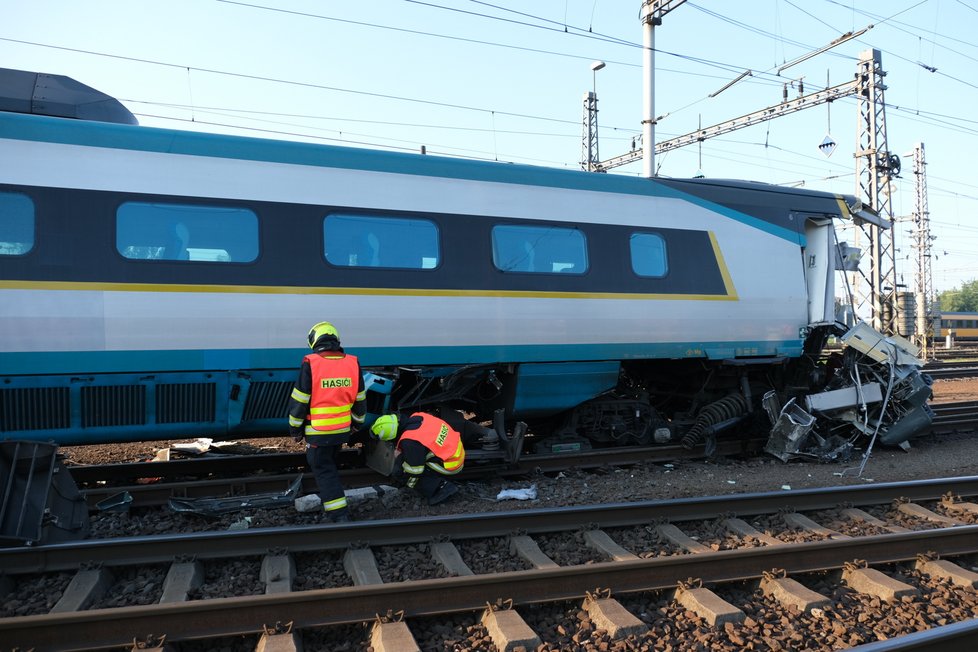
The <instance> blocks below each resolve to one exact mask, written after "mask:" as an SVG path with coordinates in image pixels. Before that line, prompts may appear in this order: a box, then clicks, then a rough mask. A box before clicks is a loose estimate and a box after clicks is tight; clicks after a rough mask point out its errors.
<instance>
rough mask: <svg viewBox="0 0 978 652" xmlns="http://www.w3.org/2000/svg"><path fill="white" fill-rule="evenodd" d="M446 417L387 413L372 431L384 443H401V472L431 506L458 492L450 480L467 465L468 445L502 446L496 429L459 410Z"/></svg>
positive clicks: (444, 414)
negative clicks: (464, 414)
mask: <svg viewBox="0 0 978 652" xmlns="http://www.w3.org/2000/svg"><path fill="white" fill-rule="evenodd" d="M442 416H443V417H444V418H439V417H437V416H435V415H433V414H428V413H426V412H415V413H414V414H412V415H411V416H409V417H405V418H398V416H397V415H395V414H385V415H384V416H381V417H378V418H377V420H376V421H375V422H374V424H373V426H371V428H370V433H371V435H372V436H373V437H375V438H377V439H380V440H381V441H393V440H395V439H396V440H397V450H398V451H399V452H400V460H401V467H400V469H399V470H400V471H403V473H404V475H405V476H406V478H407V486H408V487H411V488H412V489H415V490H416V491H418V492H419V493H420V494H421V495H422V496H424V497H425V498H427V499H428V504H429V505H437V504H439V503H442V502H444V501H446V500H448V499H449V498H451V497H452V496H453V495H455V494H456V493H458V485H456V484H455V483H454V482H452V481H451V480H450V479H449V478H450V477H451V476H453V475H456V474H457V473H458V472H459V471H461V470H462V467H463V466H464V464H465V445H476V443H479V444H482V445H485V444H486V443H490V442H497V443H498V436H497V434H496V432H495V431H494V430H491V429H489V428H486V427H484V426H481V425H479V424H477V423H473V422H471V421H468V420H466V419H465V418H464V417H463V416H462V415H461V414H460V413H458V412H456V411H455V410H446V411H444V412H443V413H442ZM463 444H464V445H463ZM397 471H398V469H395V472H397Z"/></svg>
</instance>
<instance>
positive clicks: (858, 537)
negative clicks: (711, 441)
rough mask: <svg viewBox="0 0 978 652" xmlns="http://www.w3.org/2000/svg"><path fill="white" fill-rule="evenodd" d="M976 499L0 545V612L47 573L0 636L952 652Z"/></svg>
mask: <svg viewBox="0 0 978 652" xmlns="http://www.w3.org/2000/svg"><path fill="white" fill-rule="evenodd" d="M976 497H978V477H965V478H950V479H941V480H927V481H918V482H910V483H892V484H880V485H870V486H857V487H834V488H830V489H820V490H800V491H789V492H780V493H764V494H747V495H730V496H721V497H711V498H695V499H679V500H669V501H655V502H643V503H620V504H613V505H591V506H587V507H575V508H561V509H551V510H546V509H537V510H522V511H518V512H510V513H492V514H471V515H462V516H458V515H455V516H442V517H434V518H427V519H423V520H417V519H410V520H386V521H367V522H360V523H351V524H343V525H330V526H308V527H301V528H276V529H267V530H252V531H245V532H220V533H205V534H195V535H162V536H158V537H139V538H135V537H133V538H121V539H105V540H94V541H85V542H81V543H75V544H58V545H51V546H41V547H37V548H17V549H8V550H0V568H3V569H4V584H5V587H4V591H5V592H6V593H7V598H5V599H4V603H3V604H4V605H6V604H10V603H17V602H18V600H22V599H26V598H27V596H35V595H37V594H38V593H39V592H41V591H42V589H41V588H39V587H42V586H46V585H47V584H45V583H46V582H52V581H54V580H51V579H50V578H52V577H55V578H60V579H61V582H62V584H63V587H62V588H61V589H60V597H59V598H57V601H56V602H55V603H54V604H53V607H52V606H50V605H47V604H46V603H44V604H42V605H41V606H39V607H37V608H36V610H35V611H34V612H30V613H24V614H23V615H16V616H13V617H9V616H8V617H4V618H2V619H0V640H2V641H3V642H4V646H5V647H6V646H10V647H19V648H22V649H28V648H33V649H35V650H38V651H41V650H55V649H57V650H83V649H84V650H88V649H108V648H113V647H125V646H130V647H131V646H132V645H133V643H134V639H138V640H139V641H140V644H142V645H144V646H145V645H152V644H154V642H159V641H161V640H165V641H166V642H167V643H179V642H182V641H189V640H194V639H205V640H206V641H208V642H209V643H208V644H211V643H214V642H215V641H218V640H223V639H226V638H227V637H246V638H245V639H241V640H246V641H247V643H246V647H247V646H250V649H257V648H258V647H259V646H264V649H267V647H268V646H269V645H271V644H272V643H273V642H274V643H275V644H276V645H284V646H285V647H281V648H276V649H283V650H287V649H296V648H295V646H298V645H301V646H303V647H304V648H305V649H340V648H341V644H342V645H352V647H348V648H346V649H366V647H367V646H368V645H373V646H374V649H375V650H377V651H378V652H382V651H384V650H395V649H396V650H411V649H418V648H420V647H424V649H429V647H431V646H434V648H433V649H453V648H451V647H448V645H446V644H445V639H448V638H451V637H452V636H459V635H460V634H459V632H463V633H464V634H465V636H471V637H475V639H478V640H481V641H482V642H483V643H487V642H488V641H491V642H492V644H494V645H496V646H497V648H498V649H512V646H513V645H515V644H517V643H519V644H522V645H524V646H525V647H526V648H527V649H535V648H536V646H537V645H540V644H545V645H551V646H553V647H547V648H545V649H553V650H556V649H587V648H585V647H584V645H585V643H588V642H593V641H605V642H606V643H610V644H613V641H612V640H611V639H623V638H626V639H627V638H629V637H631V638H630V639H629V640H631V641H632V642H633V643H635V644H636V645H639V644H640V643H641V642H642V641H647V642H648V641H651V640H656V641H660V643H661V641H662V640H666V641H667V642H670V643H672V644H673V645H674V646H676V647H681V646H683V645H685V644H687V643H688V644H690V645H692V644H693V643H694V642H696V641H698V642H699V644H700V645H702V646H709V645H713V644H716V645H723V644H726V645H731V646H733V647H731V648H729V649H738V648H742V647H747V646H748V645H754V646H755V647H758V648H760V649H776V648H774V647H773V643H772V641H779V642H780V643H779V644H780V645H783V647H784V648H788V647H789V646H790V642H791V641H792V640H794V641H796V642H797V641H798V640H799V639H798V638H797V637H799V636H801V637H802V638H803V639H804V640H809V638H810V637H814V638H815V640H818V641H820V642H821V643H820V644H821V645H824V647H822V648H812V647H807V648H806V649H838V648H839V647H849V646H852V645H858V644H861V643H867V642H870V641H875V640H877V639H878V638H886V639H895V640H894V641H887V642H886V643H883V645H885V646H887V647H885V648H881V649H915V650H924V649H935V650H936V649H941V650H953V649H962V650H964V649H968V650H970V649H974V648H973V645H974V644H975V642H976V641H978V631H976V628H975V627H974V622H975V621H974V620H973V619H974V618H975V617H976V616H978V593H976V589H975V586H976V585H978V574H976V573H975V572H974V571H975V570H976V569H975V567H974V557H973V555H975V554H976V553H978V525H976V523H978V505H976V504H975V503H974V502H972V501H973V500H975V499H976ZM133 569H138V570H136V571H134V570H133ZM146 569H156V575H155V576H154V577H155V579H151V580H149V581H148V582H147V583H146V584H140V582H141V581H142V580H140V579H138V578H139V577H140V573H142V572H145V570H146ZM215 569H216V570H215ZM242 577H249V578H252V581H251V583H250V584H249V585H247V586H246V585H243V584H242V583H241V582H240V581H239V580H240V579H241V578H242ZM164 578H165V579H164ZM215 578H216V579H215ZM146 585H152V586H153V589H152V590H149V591H146V590H144V589H145V586H146ZM211 585H214V586H220V587H221V588H220V589H219V590H215V589H213V588H212V586H211ZM140 586H143V587H144V588H143V589H140V588H138V587H140ZM134 587H136V588H134ZM215 591H216V592H215ZM147 593H148V594H149V595H148V596H146V595H144V594H147ZM134 594H135V597H137V598H139V597H140V596H141V599H142V601H144V602H146V603H145V604H142V605H137V606H131V602H132V601H133V600H131V599H132V598H133V597H134ZM127 596H128V598H127ZM188 598H191V599H190V600H188ZM52 599H53V598H49V599H48V602H50V601H51V600H52ZM135 601H137V602H138V601H139V600H135ZM93 604H94V605H95V606H96V607H97V608H91V605H93ZM105 605H115V606H109V607H106V606H105ZM378 614H380V616H381V617H379V618H378ZM969 619H971V622H969ZM283 623H285V624H284V625H283ZM365 623H373V624H370V625H364V624H365ZM925 629H926V630H927V631H926V632H922V633H921V634H918V635H915V636H907V638H905V639H904V638H900V637H903V636H906V635H909V634H912V633H914V632H917V631H921V630H925ZM663 636H665V637H666V638H665V639H663V638H662V637H663ZM350 637H353V639H354V640H353V641H352V643H351V641H350ZM439 637H441V638H439ZM521 637H522V638H521ZM575 637H577V638H575ZM463 638H464V636H463ZM385 641H386V642H385ZM901 641H902V642H901ZM214 644H216V643H214ZM411 644H417V645H418V648H412V647H410V645H411ZM470 644H471V645H473V646H474V647H466V646H465V644H462V643H460V644H459V645H460V646H459V647H455V648H454V649H479V648H478V645H476V644H475V643H471V642H470ZM479 645H481V644H479ZM507 645H509V646H510V647H507ZM575 645H580V647H574V646H575ZM900 645H902V646H905V647H893V646H900ZM765 646H766V647H765ZM594 649H599V648H597V647H595V648H594ZM607 649H616V648H611V647H609V648H607ZM620 649H645V648H642V647H640V646H639V647H633V648H620ZM649 649H650V648H649ZM714 649H722V648H714ZM874 649H875V648H874Z"/></svg>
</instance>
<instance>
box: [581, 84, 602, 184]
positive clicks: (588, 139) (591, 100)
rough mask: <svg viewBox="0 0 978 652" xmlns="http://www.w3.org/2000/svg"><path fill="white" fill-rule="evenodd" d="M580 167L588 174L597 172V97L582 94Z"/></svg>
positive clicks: (588, 93) (591, 93)
mask: <svg viewBox="0 0 978 652" xmlns="http://www.w3.org/2000/svg"><path fill="white" fill-rule="evenodd" d="M582 143H583V147H582V149H581V167H582V168H584V169H585V170H587V171H588V172H596V171H598V161H600V158H599V157H598V96H597V94H596V93H593V92H590V91H589V92H587V93H585V94H584V129H583V133H582Z"/></svg>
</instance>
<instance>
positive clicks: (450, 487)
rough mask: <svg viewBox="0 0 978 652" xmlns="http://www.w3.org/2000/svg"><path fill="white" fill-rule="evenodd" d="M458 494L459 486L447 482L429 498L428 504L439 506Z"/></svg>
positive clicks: (439, 486)
mask: <svg viewBox="0 0 978 652" xmlns="http://www.w3.org/2000/svg"><path fill="white" fill-rule="evenodd" d="M457 493H458V485H457V484H455V483H454V482H452V481H451V480H445V481H444V482H442V483H441V484H440V485H438V489H436V490H435V493H433V494H431V496H429V497H428V504H429V505H438V504H439V503H443V502H445V501H446V500H448V499H449V498H451V497H452V496H454V495H455V494H457Z"/></svg>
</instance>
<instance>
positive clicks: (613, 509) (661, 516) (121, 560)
mask: <svg viewBox="0 0 978 652" xmlns="http://www.w3.org/2000/svg"><path fill="white" fill-rule="evenodd" d="M949 492H950V493H952V494H954V495H957V496H976V495H978V476H964V477H958V478H941V479H928V480H915V481H911V482H894V483H880V484H874V485H858V486H842V487H829V488H821V489H797V490H792V491H782V492H766V493H751V494H730V495H725V496H711V497H696V498H678V499H671V500H662V501H641V502H632V503H611V504H604V505H584V506H579V507H562V508H556V509H526V510H521V511H517V512H496V513H481V514H462V515H460V514H453V515H448V516H434V517H428V518H424V519H418V518H405V519H391V520H379V521H360V522H353V523H345V524H331V525H307V526H299V527H292V528H260V529H255V530H248V531H244V532H227V531H223V532H198V533H192V534H173V535H166V536H154V537H120V538H115V539H99V540H89V541H81V542H72V543H58V544H51V545H45V546H34V547H21V548H8V549H0V570H6V571H7V572H8V573H9V572H12V571H13V572H17V573H28V572H50V571H58V570H72V569H76V568H78V566H79V565H80V564H82V563H84V562H96V563H101V564H104V565H106V566H127V565H135V564H150V563H165V562H169V561H171V560H172V559H173V558H175V557H177V556H180V555H190V556H195V557H196V558H198V559H216V558H222V557H232V556H245V555H261V554H264V553H266V552H267V551H268V550H270V549H275V548H282V547H287V548H288V549H289V550H291V551H293V552H298V551H309V550H341V549H345V548H347V547H349V546H350V544H351V542H361V543H363V544H365V545H397V544H405V543H416V542H426V541H431V540H433V539H435V538H438V537H443V536H448V537H450V538H453V539H466V538H473V537H491V536H507V535H510V534H512V533H513V532H514V531H525V532H527V533H534V534H535V533H546V532H558V531H567V530H576V529H578V528H579V527H581V526H582V524H589V525H594V526H596V527H627V526H633V525H639V524H645V523H649V522H655V521H660V520H668V521H673V522H682V521H690V520H702V519H709V518H718V517H720V516H725V515H728V514H731V513H732V514H736V515H738V516H750V515H756V514H772V513H776V512H778V511H779V510H781V509H792V510H817V509H831V508H834V507H837V506H838V505H840V504H851V505H872V504H886V503H890V502H892V501H893V500H894V499H895V498H897V497H901V498H907V499H909V500H917V501H920V500H938V499H940V498H941V497H942V496H943V495H945V494H947V493H949Z"/></svg>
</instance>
